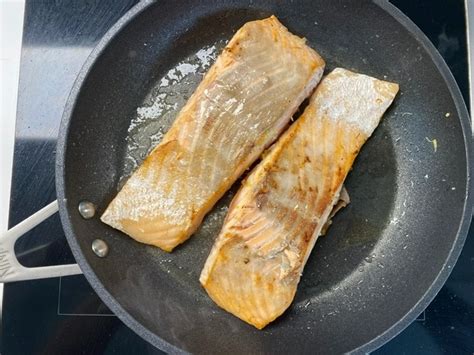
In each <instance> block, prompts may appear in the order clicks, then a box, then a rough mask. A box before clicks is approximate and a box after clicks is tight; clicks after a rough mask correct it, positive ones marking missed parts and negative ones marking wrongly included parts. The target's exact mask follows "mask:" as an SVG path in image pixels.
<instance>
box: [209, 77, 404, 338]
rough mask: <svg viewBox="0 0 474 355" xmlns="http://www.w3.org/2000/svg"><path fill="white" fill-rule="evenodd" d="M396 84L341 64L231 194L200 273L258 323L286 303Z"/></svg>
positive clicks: (225, 304)
mask: <svg viewBox="0 0 474 355" xmlns="http://www.w3.org/2000/svg"><path fill="white" fill-rule="evenodd" d="M397 91H398V85H397V84H393V83H389V82H385V81H380V80H377V79H374V78H372V77H369V76H366V75H361V74H356V73H353V72H350V71H348V70H344V69H335V70H334V71H333V72H331V73H330V74H329V75H328V76H327V77H325V78H324V79H323V80H322V81H321V83H320V84H319V86H318V88H317V89H316V92H315V94H314V95H313V96H312V98H311V100H310V103H309V105H308V107H307V108H306V110H305V111H304V113H303V114H302V116H301V117H300V118H299V119H298V120H297V122H296V123H294V124H293V125H292V126H291V127H290V128H289V129H288V131H286V132H285V134H284V135H283V136H282V137H281V138H280V139H279V141H278V142H277V143H276V144H275V145H274V147H272V148H271V150H270V152H269V153H268V155H267V156H266V157H265V158H264V159H263V160H262V162H261V163H260V164H259V165H258V166H257V167H256V168H255V169H254V170H253V171H252V172H251V174H250V175H249V176H248V178H247V179H246V180H245V181H244V183H243V185H242V187H241V188H240V190H239V191H238V193H237V194H236V196H235V197H234V199H233V201H232V203H231V206H230V208H229V212H228V214H227V216H226V220H225V222H224V226H223V228H222V230H221V232H220V234H219V236H218V237H217V240H216V242H215V244H214V246H213V248H212V250H211V253H210V255H209V257H208V259H207V261H206V264H205V266H204V269H203V270H202V273H201V277H200V281H201V284H202V285H203V286H204V288H205V289H206V291H207V293H208V294H209V296H210V297H211V298H212V299H213V300H214V301H215V302H216V303H217V304H218V305H219V306H220V307H222V308H224V309H225V310H226V311H228V312H230V313H232V314H234V315H235V316H237V317H239V318H240V319H242V320H244V321H245V322H247V323H250V324H252V325H253V326H255V327H256V328H258V329H261V328H263V327H265V326H266V325H267V324H268V323H269V322H271V321H273V320H274V319H275V318H277V317H278V316H280V315H281V314H282V313H283V312H284V311H285V310H286V309H287V308H288V307H289V306H290V304H291V302H292V301H293V298H294V296H295V292H296V288H297V285H298V282H299V280H300V276H301V274H302V272H303V268H304V266H305V264H306V261H307V259H308V257H309V255H310V253H311V250H312V249H313V246H314V244H315V242H316V239H317V238H318V236H319V235H320V234H321V231H322V228H323V227H324V226H325V224H326V222H327V221H328V218H330V213H331V211H332V210H333V208H334V207H335V204H336V203H337V202H338V201H339V199H340V198H341V199H342V200H346V201H347V196H341V191H343V190H342V185H343V182H344V179H345V178H346V175H347V173H348V172H349V170H350V169H351V166H352V164H353V162H354V159H355V157H356V156H357V154H358V152H359V150H360V149H361V147H362V145H363V144H364V143H365V141H366V140H367V138H368V137H369V136H370V135H371V134H372V132H373V131H374V129H375V128H376V127H377V125H378V123H379V121H380V119H381V117H382V115H383V113H384V112H385V110H386V109H387V108H388V107H389V106H390V104H391V102H392V101H393V99H394V97H395V95H396V93H397Z"/></svg>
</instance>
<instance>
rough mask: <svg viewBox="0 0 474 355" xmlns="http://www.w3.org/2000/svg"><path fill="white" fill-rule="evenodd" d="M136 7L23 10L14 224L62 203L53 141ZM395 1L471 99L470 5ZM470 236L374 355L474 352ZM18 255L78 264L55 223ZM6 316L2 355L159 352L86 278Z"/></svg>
mask: <svg viewBox="0 0 474 355" xmlns="http://www.w3.org/2000/svg"><path fill="white" fill-rule="evenodd" d="M135 2H136V1H135V0H117V1H110V2H106V1H99V0H93V1H75V0H67V1H61V2H57V1H53V0H51V1H47V0H43V1H30V2H27V3H26V10H25V11H26V13H25V28H24V39H23V50H22V58H21V73H20V85H19V99H18V117H17V122H16V141H15V157H14V169H13V183H12V194H11V196H12V200H11V208H10V210H11V211H10V226H13V225H15V224H17V223H18V222H20V221H22V220H23V219H25V218H26V217H28V216H29V215H31V214H32V213H34V212H35V211H37V210H39V209H40V208H41V207H43V206H45V205H46V204H47V203H49V202H51V201H52V200H54V199H55V188H54V159H55V141H56V137H57V133H58V129H59V122H60V119H61V115H62V110H63V107H64V103H65V101H66V99H67V96H68V94H69V90H70V88H71V86H72V84H73V82H74V79H75V77H76V75H77V73H78V71H79V70H80V68H81V66H82V64H83V63H84V61H85V59H86V57H87V56H88V54H89V53H90V51H91V50H92V48H93V46H94V45H95V44H96V43H97V41H98V40H99V39H100V37H101V36H102V35H103V34H104V33H105V31H106V30H107V29H108V28H110V26H111V25H112V24H113V23H115V21H116V20H117V19H118V18H119V17H120V16H121V15H123V14H124V13H125V12H126V11H127V10H128V9H129V8H130V7H131V6H133V4H134V3H135ZM392 3H394V4H395V5H396V6H398V7H399V8H400V9H401V10H402V11H403V12H405V13H406V14H407V15H408V16H409V17H411V18H412V19H413V20H414V21H415V22H416V23H417V24H418V26H420V28H421V29H422V30H423V31H424V32H425V33H426V34H427V35H428V37H429V38H430V39H431V40H432V41H433V43H434V44H435V45H436V46H437V48H438V50H440V52H441V54H442V55H443V57H444V58H445V60H446V61H447V63H448V65H449V66H450V68H451V70H452V71H453V74H454V75H455V77H456V79H457V81H458V83H459V86H460V88H461V91H462V93H463V95H464V97H465V99H466V101H467V97H468V81H467V59H466V58H467V56H466V40H465V24H464V18H463V16H464V12H463V11H464V4H463V1H462V0H456V1H454V0H453V1H451V2H450V6H446V4H445V2H444V1H443V0H436V1H434V0H433V1H412V0H397V1H392ZM473 233H474V231H473V230H471V231H470V235H471V238H468V240H467V243H466V246H465V248H464V250H463V252H462V254H461V257H460V259H459V262H458V263H457V265H456V267H455V268H454V270H453V273H452V275H451V276H450V278H449V280H448V282H447V283H446V285H445V286H444V287H443V289H442V290H441V292H440V293H439V294H438V296H437V297H436V298H435V300H434V301H433V302H432V304H431V305H430V306H429V307H428V308H427V310H426V311H425V312H423V313H422V314H421V315H420V316H419V317H418V318H417V321H415V322H413V323H412V324H411V325H410V326H409V327H408V328H407V329H406V330H405V331H403V332H402V333H401V334H400V335H399V336H397V337H396V338H395V339H393V340H392V341H391V342H389V343H388V344H386V345H385V346H383V347H382V348H381V349H379V350H378V351H377V353H381V354H383V353H397V354H398V353H413V352H417V353H430V354H431V353H464V352H467V353H473V352H474V340H473V324H474V297H472V295H474V236H472V234H473ZM16 250H17V254H18V256H19V259H20V261H21V262H22V263H23V264H24V265H26V266H43V265H54V264H64V263H71V262H74V259H73V257H72V255H71V252H70V250H69V247H68V246H67V243H66V241H65V238H64V234H63V231H62V228H61V224H60V221H59V217H58V216H57V215H56V216H53V217H51V218H49V220H48V221H47V222H45V223H43V224H41V225H39V226H38V227H36V228H35V229H34V230H32V231H31V232H30V233H29V234H28V235H26V236H24V237H23V238H21V239H20V240H19V241H18V243H17V245H16ZM387 311H389V310H387ZM2 317H3V318H2V333H1V336H0V341H1V353H4V354H17V353H18V354H23V353H25V354H28V353H35V354H36V353H44V354H63V353H68V354H75V353H81V354H92V353H93V354H96V353H105V354H112V353H113V354H121V353H129V349H133V350H134V352H136V353H138V354H159V353H161V352H160V351H159V350H157V349H155V348H153V347H152V346H151V345H149V344H148V343H146V342H145V341H144V340H142V339H141V338H140V337H138V336H137V335H135V334H134V333H133V332H132V331H131V330H129V329H128V328H127V327H126V326H125V325H124V324H123V323H122V322H121V321H120V320H119V319H118V318H117V317H115V316H114V315H113V314H112V313H111V312H110V310H109V309H108V308H107V307H106V306H105V305H104V304H103V303H102V301H101V300H100V299H99V298H98V297H97V295H96V294H95V293H94V291H93V290H92V288H91V287H90V286H89V284H88V283H87V282H86V280H85V278H84V277H83V276H82V275H80V276H72V277H64V278H59V279H58V278H56V279H47V280H37V281H27V282H17V283H12V284H8V285H6V286H5V291H4V303H3V315H2Z"/></svg>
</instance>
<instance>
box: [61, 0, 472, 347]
mask: <svg viewBox="0 0 474 355" xmlns="http://www.w3.org/2000/svg"><path fill="white" fill-rule="evenodd" d="M373 2H374V3H375V4H376V5H378V6H379V7H380V8H382V10H384V11H385V12H387V13H388V14H389V15H390V16H392V17H393V18H394V19H395V20H396V21H397V22H399V23H400V24H401V25H402V26H403V27H404V28H405V29H406V30H407V31H409V32H410V33H411V34H412V35H413V36H414V37H415V38H416V39H417V40H418V41H419V42H420V44H421V45H423V47H424V48H425V49H426V51H427V52H428V54H429V55H430V57H431V59H432V60H433V62H434V64H435V65H436V67H437V68H438V70H439V72H440V74H441V76H442V78H443V80H444V81H445V82H446V85H447V86H448V89H449V92H450V93H451V96H452V98H453V101H454V104H455V106H456V110H457V112H458V117H459V121H460V124H461V128H462V135H463V139H464V142H463V143H464V148H465V151H466V174H467V176H466V198H465V201H464V206H463V213H462V216H461V221H460V225H459V228H458V230H457V233H456V237H455V239H454V242H453V245H452V248H451V250H450V251H449V253H448V255H447V258H446V261H445V263H444V265H443V267H442V269H441V270H440V271H439V273H438V275H437V276H436V278H435V279H434V281H433V282H432V284H431V286H430V287H429V288H428V289H427V290H426V292H425V293H424V295H423V296H422V297H421V298H420V299H419V301H418V302H417V303H416V304H415V305H413V307H412V308H411V309H410V310H409V311H408V312H407V313H406V314H405V315H404V316H403V317H402V318H400V319H399V320H398V321H397V322H396V323H395V324H393V325H392V326H391V327H390V328H388V329H386V330H385V331H384V332H383V333H381V334H379V335H378V336H377V337H375V338H373V339H372V340H370V341H369V342H367V343H365V344H363V345H361V346H360V347H358V348H356V349H353V350H351V353H367V352H371V351H374V350H375V349H377V348H379V347H381V346H382V345H383V344H385V343H387V342H388V341H389V340H391V339H392V338H394V337H395V336H397V335H398V334H399V333H401V332H402V331H403V330H404V329H405V328H406V327H407V326H408V325H410V324H411V323H412V321H413V320H414V319H415V318H416V317H417V316H418V315H419V314H420V313H421V312H422V311H423V310H424V309H425V308H426V307H427V306H428V305H429V304H430V303H431V301H432V300H433V299H434V297H435V296H436V295H437V293H438V292H439V290H440V289H441V287H442V286H443V285H444V283H445V282H446V280H447V278H448V277H449V275H450V273H451V271H452V269H453V266H454V264H455V263H456V261H457V259H458V257H459V255H460V253H461V250H462V248H463V245H464V242H465V240H466V237H467V233H468V229H469V226H470V221H471V216H472V206H473V196H472V188H473V187H474V186H473V182H472V181H471V176H472V158H473V157H472V154H473V152H472V130H471V125H470V120H469V114H468V111H467V108H466V105H465V103H464V100H463V98H462V95H461V92H460V90H459V87H458V85H457V83H456V81H455V79H454V77H453V75H452V73H451V71H450V70H449V68H448V66H447V64H446V63H445V61H444V59H443V58H442V57H441V55H440V54H439V52H438V51H437V50H436V48H435V46H434V45H433V44H432V43H431V41H430V40H429V39H428V38H427V37H426V35H425V34H424V33H423V32H422V31H421V30H420V29H419V28H418V26H417V25H416V24H415V23H413V22H412V21H411V20H410V19H409V18H408V17H407V16H406V15H405V14H403V13H402V12H401V11H400V10H399V9H398V8H397V7H395V6H394V5H392V4H391V3H389V2H388V1H386V0H373ZM154 3H155V1H154V0H144V1H142V2H139V3H138V4H136V5H135V6H133V7H132V8H131V9H130V10H129V11H128V12H126V13H125V14H124V15H123V16H122V17H121V18H120V19H119V20H118V21H117V22H116V23H115V24H114V25H113V26H112V27H111V28H110V29H109V30H108V31H107V33H106V34H105V35H104V36H103V37H102V39H101V40H100V41H99V42H98V44H97V45H96V47H95V48H94V49H93V50H92V52H91V54H90V55H89V57H88V58H87V60H86V62H85V63H84V65H83V67H82V69H81V70H80V72H79V75H78V76H77V78H76V80H75V82H74V85H73V87H72V89H71V92H70V94H69V97H68V99H67V102H66V105H65V109H64V112H63V116H62V120H61V126H60V130H59V136H58V141H57V152H58V154H57V158H56V191H57V195H58V203H59V207H60V208H59V212H60V217H61V222H62V226H63V228H64V231H65V235H66V238H67V241H68V244H69V246H70V247H71V250H72V253H73V255H74V258H75V259H76V261H77V263H78V264H79V266H80V268H81V270H82V271H83V273H84V275H85V277H86V279H87V280H88V282H89V283H90V284H91V286H92V288H93V289H94V291H95V292H96V293H97V294H98V295H99V297H100V298H101V299H102V300H103V301H104V303H105V304H106V305H107V306H108V307H110V309H111V310H112V311H113V312H114V314H116V315H117V316H118V318H119V319H120V320H121V321H122V322H124V323H125V324H126V325H127V326H128V327H129V328H130V329H132V330H133V331H134V332H135V333H137V334H138V335H139V336H141V337H142V338H144V339H145V340H146V341H148V342H149V343H151V344H152V345H154V346H155V347H157V348H159V349H161V350H164V351H166V352H169V353H185V351H184V350H182V349H179V348H178V347H176V346H174V345H173V344H171V343H169V342H167V341H165V340H164V339H162V338H160V337H159V336H158V335H157V334H155V333H153V332H152V331H150V330H149V329H148V328H146V327H145V326H144V325H142V324H141V323H140V322H138V321H137V320H136V319H135V318H134V317H133V316H132V315H131V314H130V313H128V312H127V311H126V310H125V309H124V308H123V307H122V305H121V304H120V303H119V302H118V301H117V300H116V299H115V298H114V297H113V296H112V295H111V294H110V293H109V291H108V290H107V289H106V288H105V287H104V285H103V284H102V282H101V281H100V280H99V277H98V276H97V274H96V273H95V271H94V270H93V269H92V267H91V266H90V265H89V263H88V262H87V261H86V258H85V256H84V254H83V252H82V249H81V247H80V246H79V243H78V241H77V239H76V236H75V233H74V231H73V228H72V223H71V220H70V218H69V215H68V210H67V206H66V204H67V199H66V195H65V166H64V162H65V152H66V150H67V136H68V133H69V126H70V118H71V116H72V113H73V111H74V108H75V106H76V101H77V97H78V95H79V93H80V91H81V88H82V85H83V83H84V82H85V80H86V79H87V77H88V74H89V72H90V71H91V70H92V68H93V66H94V63H95V62H96V59H97V58H98V57H100V56H101V54H102V52H103V51H104V50H105V49H106V48H107V46H108V44H109V43H110V41H111V40H112V39H113V38H115V36H116V35H118V34H119V33H120V32H121V30H122V29H123V28H124V27H125V26H126V25H127V24H128V23H129V22H131V21H132V20H133V19H135V17H137V16H138V15H139V14H140V13H142V12H143V11H145V10H146V9H147V8H148V7H149V6H150V5H152V4H154ZM468 132H470V133H471V135H470V136H468Z"/></svg>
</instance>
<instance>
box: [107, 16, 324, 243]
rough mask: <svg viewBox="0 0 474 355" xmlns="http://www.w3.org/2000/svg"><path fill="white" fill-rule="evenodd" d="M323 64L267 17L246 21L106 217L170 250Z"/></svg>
mask: <svg viewBox="0 0 474 355" xmlns="http://www.w3.org/2000/svg"><path fill="white" fill-rule="evenodd" d="M324 65H325V63H324V61H323V60H322V59H321V57H320V56H319V55H318V54H317V53H316V52H315V51H314V50H313V49H311V48H309V47H308V46H307V45H306V44H305V40H304V39H302V38H299V37H297V36H295V35H293V34H291V33H290V32H289V31H288V30H287V29H286V28H285V27H284V26H283V25H282V24H281V23H280V22H279V21H278V20H277V18H276V17H274V16H272V17H270V18H267V19H264V20H259V21H253V22H248V23H246V24H245V25H244V26H243V27H242V28H241V29H240V30H238V31H237V33H236V34H235V35H234V37H233V38H232V39H231V40H230V42H229V43H228V45H227V46H226V47H225V49H224V50H223V52H222V54H221V55H220V56H219V57H218V59H217V60H216V62H215V64H214V65H213V66H212V67H211V68H210V70H209V72H208V73H207V74H206V75H205V77H204V79H203V81H202V82H201V83H200V85H199V86H198V88H197V89H196V91H195V92H194V94H193V95H192V96H191V98H190V99H189V101H188V102H187V103H186V105H185V106H184V107H183V109H182V110H181V111H180V113H179V114H178V117H177V118H176V120H175V122H174V123H173V126H172V127H171V128H170V130H169V131H168V133H167V134H166V135H165V137H164V138H163V141H162V142H161V143H160V144H159V145H158V146H157V147H156V148H155V149H154V150H153V151H152V152H151V153H150V155H149V156H148V157H147V158H146V159H145V161H144V162H143V164H142V165H141V166H140V167H139V168H138V169H137V170H136V171H135V172H134V173H133V175H132V176H131V177H130V178H129V180H128V181H127V182H126V184H125V185H124V186H123V188H122V189H121V191H120V192H119V193H118V194H117V196H116V197H115V198H114V199H113V201H112V202H111V203H110V204H109V206H108V207H107V209H106V210H105V212H104V214H103V215H102V217H101V219H102V221H103V222H104V223H107V224H109V225H110V226H112V227H114V228H116V229H119V230H121V231H123V232H125V233H126V234H128V235H129V236H130V237H132V238H134V239H136V240H137V241H139V242H142V243H146V244H151V245H155V246H158V247H160V248H162V249H163V250H166V251H171V250H172V249H173V248H174V247H176V246H177V245H178V244H180V243H182V242H184V241H185V240H186V239H188V238H189V237H190V236H191V234H192V233H193V232H194V231H195V230H196V229H197V227H198V226H199V224H200V223H201V221H202V219H203V217H204V216H205V214H206V213H207V212H208V211H209V210H210V209H211V208H212V207H213V206H214V204H215V203H216V202H217V200H218V199H219V198H220V197H221V196H222V195H223V194H224V192H225V191H226V190H228V189H229V188H230V186H231V185H232V184H233V183H234V182H235V181H236V179H237V178H238V177H239V176H240V175H241V174H242V173H243V172H244V171H245V170H246V169H247V168H248V167H249V166H250V165H251V164H252V163H253V162H254V161H255V160H256V159H257V158H258V157H259V156H260V155H261V153H262V152H263V150H264V149H265V148H266V147H267V146H268V145H269V144H271V143H272V142H273V141H274V140H276V139H277V137H278V136H279V135H280V133H281V132H282V130H283V129H284V128H285V127H286V126H287V124H288V122H289V120H290V118H291V116H292V115H293V113H294V112H295V111H296V109H297V108H298V106H299V105H300V104H301V103H302V101H303V100H304V99H305V98H306V97H308V96H309V95H310V94H311V92H312V91H313V89H314V88H315V86H316V85H317V84H318V82H319V80H320V79H321V76H322V73H323V71H324Z"/></svg>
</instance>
